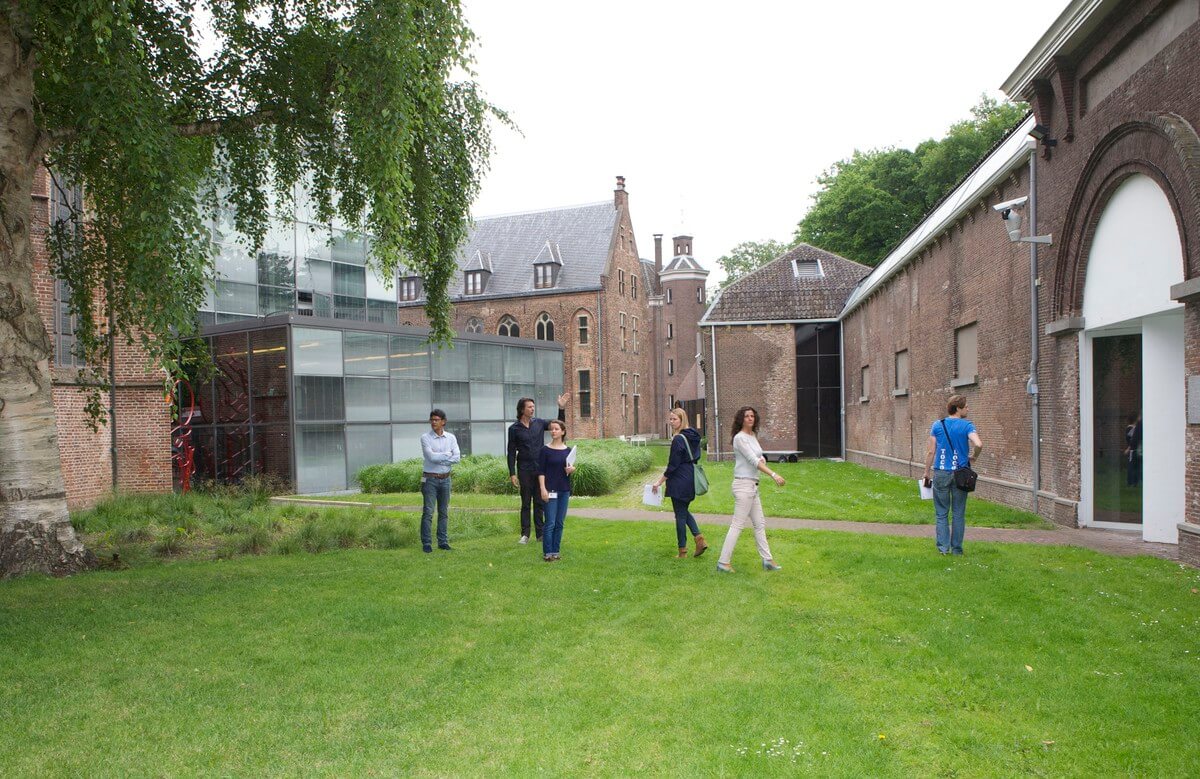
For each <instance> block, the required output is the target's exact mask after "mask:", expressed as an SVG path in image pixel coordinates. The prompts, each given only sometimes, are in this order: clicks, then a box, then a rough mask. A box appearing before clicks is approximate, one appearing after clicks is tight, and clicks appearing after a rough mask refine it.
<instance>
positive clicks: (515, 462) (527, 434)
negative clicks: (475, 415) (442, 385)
mask: <svg viewBox="0 0 1200 779" xmlns="http://www.w3.org/2000/svg"><path fill="white" fill-rule="evenodd" d="M570 399H571V396H570V395H569V394H568V393H566V392H564V393H563V394H561V395H559V396H558V421H560V422H566V421H567V412H566V407H567V401H568V400H570ZM536 410H537V409H536V406H535V405H534V402H533V398H521V399H520V400H518V401H517V421H516V422H513V423H512V424H511V425H509V427H508V478H509V479H510V480H511V481H512V485H513V486H514V487H517V488H519V489H520V490H521V540H520V541H518V542H517V543H521V544H527V543H529V520H530V514H531V513H532V515H533V530H534V532H535V533H536V534H537V540H539V541H541V540H542V524H543V521H544V520H543V513H542V508H543V507H542V501H541V495H540V493H539V491H538V481H537V473H536V469H537V455H538V452H540V451H541V450H542V445H543V443H544V442H545V434H546V420H544V419H538V418H537V417H535V416H534V415H533V414H534V412H535V411H536ZM531 509H532V512H531Z"/></svg>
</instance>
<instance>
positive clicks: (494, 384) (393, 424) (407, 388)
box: [180, 308, 563, 493]
mask: <svg viewBox="0 0 1200 779" xmlns="http://www.w3.org/2000/svg"><path fill="white" fill-rule="evenodd" d="M393 310H394V308H393ZM427 335H428V331H427V330H425V329H423V328H414V327H400V326H397V325H394V324H375V323H371V322H354V323H350V322H346V321H344V320H338V319H334V318H325V317H318V316H299V315H296V314H278V315H274V316H267V317H264V318H255V319H248V320H246V321H238V322H232V323H228V324H218V325H213V326H209V327H206V328H205V329H204V331H203V338H204V340H205V342H206V343H207V345H208V348H209V350H210V352H211V354H212V357H213V362H214V364H215V366H216V371H215V376H214V377H213V378H211V379H209V380H199V379H197V380H194V381H193V382H191V384H190V390H191V391H190V393H189V392H188V391H187V390H186V389H185V390H184V391H183V392H182V397H181V398H180V409H181V418H182V419H184V420H186V421H187V422H188V423H189V426H190V433H189V434H188V436H187V439H188V440H189V441H190V443H191V446H192V447H193V448H194V451H195V462H196V477H197V478H200V479H212V480H215V481H219V482H236V481H240V480H241V479H243V478H245V477H246V476H249V475H267V476H273V477H276V478H278V479H281V480H285V481H288V482H290V483H292V484H293V485H294V487H295V489H296V491H297V492H302V493H307V492H326V491H331V490H341V489H347V488H349V487H353V486H354V485H355V482H354V475H355V473H357V472H358V470H359V469H360V468H362V467H364V466H366V465H372V464H375V463H384V462H395V461H398V460H404V459H407V458H410V457H419V456H420V454H421V446H420V436H421V434H422V433H424V432H425V431H426V430H428V429H429V421H428V420H429V412H430V410H431V409H433V408H440V409H442V410H444V411H445V412H446V416H447V424H446V429H447V430H448V431H450V432H452V433H454V434H455V436H457V438H458V442H459V447H460V448H461V450H462V452H463V454H495V455H503V454H504V448H505V442H506V430H507V427H508V425H509V424H511V422H512V421H513V420H514V419H515V418H516V404H517V399H518V398H521V397H531V398H534V400H535V401H536V402H537V405H538V407H539V408H540V409H547V408H550V409H552V408H554V407H555V405H556V397H557V396H558V395H559V394H561V393H562V386H563V352H562V346H561V345H560V344H556V343H553V342H548V341H531V340H525V339H519V338H518V339H514V338H504V337H500V336H488V335H465V336H460V337H459V338H456V339H455V340H454V342H453V348H448V349H435V348H431V347H430V345H429V343H428V341H427Z"/></svg>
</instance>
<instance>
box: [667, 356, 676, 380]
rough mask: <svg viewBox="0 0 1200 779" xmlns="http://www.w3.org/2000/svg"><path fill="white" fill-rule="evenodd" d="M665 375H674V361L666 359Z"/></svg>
mask: <svg viewBox="0 0 1200 779" xmlns="http://www.w3.org/2000/svg"><path fill="white" fill-rule="evenodd" d="M667 375H668V376H674V375H675V361H674V360H673V359H671V358H669V357H668V358H667Z"/></svg>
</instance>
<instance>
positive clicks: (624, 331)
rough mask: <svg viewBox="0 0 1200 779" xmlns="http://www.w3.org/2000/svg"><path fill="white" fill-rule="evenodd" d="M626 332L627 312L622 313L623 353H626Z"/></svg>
mask: <svg viewBox="0 0 1200 779" xmlns="http://www.w3.org/2000/svg"><path fill="white" fill-rule="evenodd" d="M625 341H626V330H625V312H624V311H622V312H621V351H625Z"/></svg>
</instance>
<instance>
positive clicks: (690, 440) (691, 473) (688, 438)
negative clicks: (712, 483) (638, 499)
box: [653, 408, 708, 557]
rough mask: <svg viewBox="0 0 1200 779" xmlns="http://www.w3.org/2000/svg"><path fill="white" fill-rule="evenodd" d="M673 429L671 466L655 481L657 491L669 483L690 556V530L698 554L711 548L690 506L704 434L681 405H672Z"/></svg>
mask: <svg viewBox="0 0 1200 779" xmlns="http://www.w3.org/2000/svg"><path fill="white" fill-rule="evenodd" d="M669 419H670V421H671V430H672V432H673V433H674V435H673V436H672V438H671V455H670V457H669V459H668V460H667V470H666V471H664V472H663V475H662V477H661V478H659V480H658V481H657V482H656V483H655V484H654V488H653V489H654V492H656V493H657V492H658V488H659V487H661V486H662V485H663V484H664V483H665V484H666V485H667V491H666V495H667V497H668V498H670V499H671V507H672V508H673V509H675V536H676V538H677V540H678V541H679V557H687V556H688V550H687V531H688V530H691V531H692V535H693V536H695V537H696V555H695V556H696V557H699V556H700V555H702V554H704V550H705V549H708V542H707V541H705V540H704V535H703V534H702V533H701V532H700V527H699V526H698V525H697V524H696V518H695V517H694V516H692V512H691V511H689V510H688V506H689V505H691V502H692V501H693V500H695V499H696V463H698V462H699V461H700V434H699V433H697V432H696V431H695V430H694V429H693V428H690V427H688V424H687V412H685V411H684V410H683V409H681V408H673V409H671V414H670V416H669Z"/></svg>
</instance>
